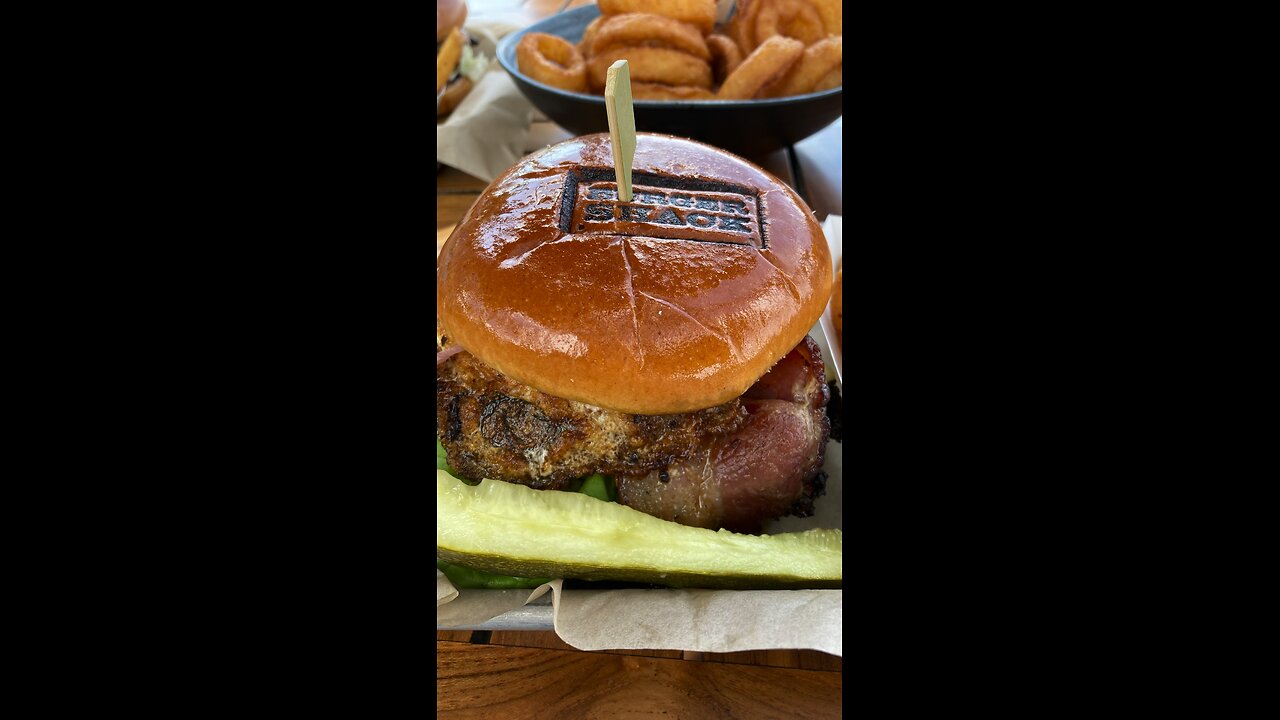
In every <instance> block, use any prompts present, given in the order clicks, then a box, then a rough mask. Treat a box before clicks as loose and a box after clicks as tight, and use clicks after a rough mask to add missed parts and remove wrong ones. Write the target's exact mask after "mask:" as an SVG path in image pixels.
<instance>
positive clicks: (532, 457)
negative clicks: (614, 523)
mask: <svg viewBox="0 0 1280 720" xmlns="http://www.w3.org/2000/svg"><path fill="white" fill-rule="evenodd" d="M437 337H439V332H437ZM440 347H441V343H440V342H439V341H438V342H437V348H440ZM746 422H747V411H746V410H745V409H744V408H743V406H742V403H741V402H740V401H739V400H733V401H731V402H728V403H725V404H724V405H719V406H716V407H713V408H708V409H706V410H700V411H698V412H694V413H684V414H678V415H630V414H626V413H619V412H614V411H611V410H605V409H603V408H598V407H594V406H592V405H586V404H583V403H579V402H574V401H572V400H564V399H562V398H557V397H552V396H551V395H547V394H545V393H542V392H539V391H538V390H535V389H534V388H532V387H529V386H528V385H522V384H520V383H517V382H515V381H513V380H511V379H510V378H507V377H506V376H505V375H502V374H501V373H499V372H497V371H496V370H494V369H492V368H490V367H489V366H487V365H485V364H484V363H482V362H480V361H479V360H477V359H476V358H475V356H473V355H471V354H470V353H468V352H465V351H462V352H458V353H457V354H455V355H453V356H452V357H450V358H449V359H448V360H445V361H444V363H443V364H440V365H438V366H437V367H436V423H437V425H436V427H437V428H439V430H438V433H439V437H440V441H441V443H442V444H443V445H444V447H445V451H446V452H447V453H448V456H449V464H450V465H451V466H452V467H453V468H454V469H455V470H457V471H458V472H459V473H460V474H461V475H462V476H463V477H468V478H476V479H479V478H492V479H496V480H505V481H507V482H514V483H520V484H522V485H528V486H530V487H533V488H537V489H540V490H562V489H564V488H565V487H567V486H568V485H569V483H570V482H571V481H573V480H576V479H578V478H581V477H584V476H586V475H590V474H592V473H605V474H608V475H615V476H617V475H637V474H638V475H644V474H647V473H649V472H650V471H656V470H659V469H661V468H664V467H668V466H670V465H672V464H675V463H677V462H679V461H681V460H683V459H685V458H687V457H689V456H690V455H691V454H692V453H693V452H695V451H696V449H697V448H698V447H699V446H700V445H701V444H702V443H703V442H705V441H706V439H707V438H712V437H721V436H724V435H727V434H729V433H731V432H733V431H735V430H737V429H738V428H740V427H742V426H743V425H744V424H746Z"/></svg>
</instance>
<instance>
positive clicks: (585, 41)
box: [578, 15, 605, 58]
mask: <svg viewBox="0 0 1280 720" xmlns="http://www.w3.org/2000/svg"><path fill="white" fill-rule="evenodd" d="M604 21H605V16H604V15H601V16H600V17H598V18H596V19H595V20H592V21H591V22H589V23H587V27H586V28H584V29H583V31H582V41H581V42H579V43H578V52H580V53H582V57H584V58H585V57H587V55H588V54H589V53H588V52H587V51H588V50H590V49H591V41H592V40H594V39H595V37H596V31H597V30H599V29H600V26H601V25H603V24H604Z"/></svg>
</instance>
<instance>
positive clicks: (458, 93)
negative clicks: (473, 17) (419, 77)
mask: <svg viewBox="0 0 1280 720" xmlns="http://www.w3.org/2000/svg"><path fill="white" fill-rule="evenodd" d="M466 20H467V3H466V2H465V0H436V117H437V118H443V117H445V116H447V115H448V114H449V113H451V112H453V110H454V108H456V107H458V105H459V104H460V103H461V102H462V100H463V98H465V97H466V96H467V93H469V92H471V88H472V87H473V86H474V84H475V82H476V81H477V80H478V79H479V76H480V75H481V74H483V73H484V65H485V62H484V56H483V55H481V54H480V53H479V52H478V51H477V50H476V46H477V45H478V43H477V42H476V41H475V39H474V38H472V37H470V36H469V35H467V32H466V30H464V29H463V27H462V25H463V23H465V22H466Z"/></svg>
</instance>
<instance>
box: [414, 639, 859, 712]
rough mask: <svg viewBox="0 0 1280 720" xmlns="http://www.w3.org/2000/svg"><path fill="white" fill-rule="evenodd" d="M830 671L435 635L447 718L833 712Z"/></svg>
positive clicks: (839, 687) (839, 690)
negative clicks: (470, 640) (461, 640)
mask: <svg viewBox="0 0 1280 720" xmlns="http://www.w3.org/2000/svg"><path fill="white" fill-rule="evenodd" d="M842 696H843V677H842V675H841V674H839V673H831V672H818V671H812V670H791V669H783V668H773V667H754V666H749V665H725V664H718V663H705V662H689V661H686V660H677V659H667V658H653V657H640V656H635V655H615V654H610V653H586V652H576V651H564V650H546V649H539V648H527V647H515V646H509V645H492V644H483V645H481V644H471V643H459V642H446V641H437V643H436V711H437V712H438V713H439V714H440V716H441V717H448V718H460V719H462V718H484V719H485V720H492V719H493V718H652V717H672V718H689V719H691V720H697V719H700V718H784V717H785V718H837V717H840V716H841V701H842Z"/></svg>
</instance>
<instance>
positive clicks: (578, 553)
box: [436, 469, 842, 590]
mask: <svg viewBox="0 0 1280 720" xmlns="http://www.w3.org/2000/svg"><path fill="white" fill-rule="evenodd" d="M436 555H437V556H438V557H440V558H443V559H444V560H447V561H448V562H451V563H458V564H461V565H466V566H468V567H472V568H476V569H479V570H484V571H486V572H491V573H499V574H503V575H516V576H521V577H557V578H558V577H570V578H582V579H586V580H624V581H632V582H643V583H654V584H658V585H669V586H671V587H706V588H736V589H760V590H764V589H775V588H838V587H841V582H842V540H841V533H840V531H839V530H807V531H805V532H800V533H782V534H779V535H740V534H737V533H732V532H729V531H728V530H705V529H703V528H694V527H687V526H685V525H680V524H677V523H673V522H668V521H666V520H660V519H658V518H656V517H653V516H652V515H646V514H644V513H642V512H640V511H638V510H633V509H631V508H629V507H626V506H625V505H618V504H616V503H609V502H602V501H600V500H597V499H595V498H592V497H588V496H586V495H583V494H581V493H569V492H559V491H554V490H534V489H532V488H527V487H524V486H523V485H515V484H512V483H505V482H501V481H497V480H483V481H481V482H480V484H478V485H474V486H473V485H467V484H466V483H464V482H462V481H461V480H459V479H457V478H455V477H454V476H452V475H450V474H449V473H448V472H446V471H444V470H440V469H437V470H436Z"/></svg>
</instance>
